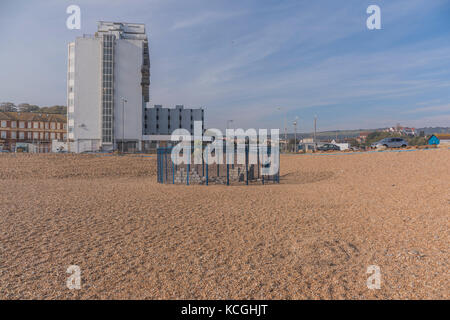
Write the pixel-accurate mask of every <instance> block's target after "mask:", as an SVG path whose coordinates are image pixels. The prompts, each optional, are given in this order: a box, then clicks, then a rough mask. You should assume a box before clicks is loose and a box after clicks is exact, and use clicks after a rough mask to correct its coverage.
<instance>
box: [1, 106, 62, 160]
mask: <svg viewBox="0 0 450 320" xmlns="http://www.w3.org/2000/svg"><path fill="white" fill-rule="evenodd" d="M66 132H67V127H66V116H65V115H62V114H47V113H34V112H0V150H7V151H10V152H15V151H16V150H18V149H26V151H28V152H42V153H45V152H51V150H52V143H54V142H55V141H60V142H61V141H66V139H67V135H66Z"/></svg>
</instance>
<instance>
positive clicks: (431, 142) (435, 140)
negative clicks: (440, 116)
mask: <svg viewBox="0 0 450 320" xmlns="http://www.w3.org/2000/svg"><path fill="white" fill-rule="evenodd" d="M439 143H440V141H439V138H438V137H436V136H435V135H434V134H433V135H431V137H430V138H428V144H429V145H438V144H439Z"/></svg>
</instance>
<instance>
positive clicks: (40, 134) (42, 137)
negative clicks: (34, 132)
mask: <svg viewBox="0 0 450 320" xmlns="http://www.w3.org/2000/svg"><path fill="white" fill-rule="evenodd" d="M39 139H41V140H44V133H43V132H39Z"/></svg>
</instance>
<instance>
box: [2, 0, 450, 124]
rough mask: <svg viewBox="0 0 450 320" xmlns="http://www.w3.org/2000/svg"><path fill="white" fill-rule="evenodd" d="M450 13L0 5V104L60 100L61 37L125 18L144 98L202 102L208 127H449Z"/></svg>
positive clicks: (407, 3) (257, 1)
mask: <svg viewBox="0 0 450 320" xmlns="http://www.w3.org/2000/svg"><path fill="white" fill-rule="evenodd" d="M70 4H77V5H79V6H80V7H81V30H68V29H67V28H66V26H65V22H66V19H67V17H68V15H67V14H66V8H67V6H68V5H70ZM371 4H376V5H379V6H380V8H381V24H382V29H381V30H368V29H367V27H366V19H367V17H368V14H367V13H366V9H367V7H368V6H369V5H371ZM449 18H450V1H448V0H433V1H427V0H389V1H384V0H371V1H365V0H346V1H334V0H317V1H309V0H308V1H301V0H292V1H290V0H288V1H272V0H241V1H235V0H216V1H212V0H209V1H208V0H202V1H200V0H183V1H181V0H178V1H173V0H145V1H144V0H127V1H119V0H97V1H96V0H86V1H84V0H83V1H65V0H47V1H45V0H44V1H22V0H14V1H10V0H1V2H0V30H1V39H2V41H1V43H2V46H1V48H0V101H12V102H15V103H22V102H28V103H34V104H39V105H55V104H65V101H66V63H67V62H66V60H67V57H66V55H67V43H68V42H69V41H72V40H73V39H74V38H75V37H76V36H80V35H82V34H83V33H86V34H92V33H94V32H95V31H96V21H98V20H107V21H127V22H140V23H145V24H146V26H147V33H148V36H149V39H150V54H151V81H152V84H151V89H150V91H151V92H150V93H151V103H152V104H163V105H164V106H173V105H175V104H184V105H185V106H192V107H200V106H204V107H206V120H207V126H209V127H218V128H223V127H225V125H226V120H227V119H233V120H234V126H235V127H243V128H247V127H256V128H276V127H279V128H284V122H285V120H284V119H285V118H287V119H288V125H289V131H293V129H292V125H291V124H292V121H293V120H294V118H295V117H296V116H298V117H299V118H300V128H299V131H302V132H306V131H310V130H311V129H312V123H313V118H314V115H317V116H318V119H319V120H318V127H319V129H320V130H332V129H357V128H377V127H386V126H392V125H395V124H396V123H397V122H400V123H401V124H403V125H407V126H415V127H421V126H450V19H449ZM277 107H281V111H280V110H277Z"/></svg>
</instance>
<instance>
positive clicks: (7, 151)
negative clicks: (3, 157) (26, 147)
mask: <svg viewBox="0 0 450 320" xmlns="http://www.w3.org/2000/svg"><path fill="white" fill-rule="evenodd" d="M0 153H9V150H0Z"/></svg>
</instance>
